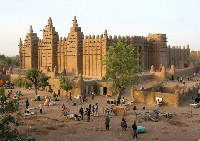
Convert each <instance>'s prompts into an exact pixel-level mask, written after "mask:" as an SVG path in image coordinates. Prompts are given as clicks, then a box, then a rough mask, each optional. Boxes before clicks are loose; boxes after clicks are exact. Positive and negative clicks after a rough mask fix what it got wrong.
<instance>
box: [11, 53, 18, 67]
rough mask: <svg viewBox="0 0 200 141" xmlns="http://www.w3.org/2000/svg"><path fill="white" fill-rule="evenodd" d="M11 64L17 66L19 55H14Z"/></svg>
mask: <svg viewBox="0 0 200 141" xmlns="http://www.w3.org/2000/svg"><path fill="white" fill-rule="evenodd" d="M12 64H13V65H15V66H19V55H16V56H15V57H13V59H12Z"/></svg>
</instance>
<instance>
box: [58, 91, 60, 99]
mask: <svg viewBox="0 0 200 141" xmlns="http://www.w3.org/2000/svg"><path fill="white" fill-rule="evenodd" d="M58 96H59V97H60V89H58Z"/></svg>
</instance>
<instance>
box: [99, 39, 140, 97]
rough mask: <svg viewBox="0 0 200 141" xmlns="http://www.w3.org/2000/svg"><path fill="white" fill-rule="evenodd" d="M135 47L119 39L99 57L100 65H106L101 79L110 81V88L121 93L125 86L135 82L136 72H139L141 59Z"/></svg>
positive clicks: (118, 93)
mask: <svg viewBox="0 0 200 141" xmlns="http://www.w3.org/2000/svg"><path fill="white" fill-rule="evenodd" d="M139 57H140V54H138V53H137V49H136V47H132V45H127V43H122V42H121V40H119V41H118V42H117V43H116V44H114V45H113V46H110V47H109V50H108V52H107V53H106V55H104V56H103V57H102V58H101V63H102V65H105V67H106V73H105V75H104V76H103V80H106V81H110V82H112V88H113V89H115V91H116V92H117V96H119V95H121V92H122V90H124V89H125V87H126V86H130V85H133V84H134V83H135V82H137V78H138V73H141V71H142V66H141V59H139Z"/></svg>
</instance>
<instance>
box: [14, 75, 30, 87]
mask: <svg viewBox="0 0 200 141" xmlns="http://www.w3.org/2000/svg"><path fill="white" fill-rule="evenodd" d="M14 84H15V86H18V87H25V88H29V87H32V83H31V82H30V80H27V79H26V78H25V76H22V75H19V76H18V77H17V79H16V80H15V82H14Z"/></svg>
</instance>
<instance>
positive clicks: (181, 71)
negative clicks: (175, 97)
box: [174, 67, 195, 78]
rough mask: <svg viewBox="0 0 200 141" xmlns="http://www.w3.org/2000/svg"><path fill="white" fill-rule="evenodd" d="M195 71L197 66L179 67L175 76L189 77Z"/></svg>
mask: <svg viewBox="0 0 200 141" xmlns="http://www.w3.org/2000/svg"><path fill="white" fill-rule="evenodd" d="M194 73H195V68H194V67H193V68H185V69H177V70H175V72H174V77H175V78H177V77H181V76H182V77H188V76H190V75H193V74H194Z"/></svg>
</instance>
